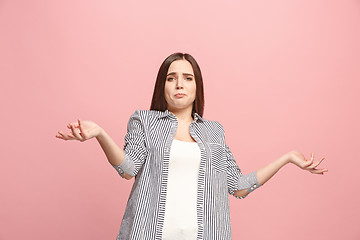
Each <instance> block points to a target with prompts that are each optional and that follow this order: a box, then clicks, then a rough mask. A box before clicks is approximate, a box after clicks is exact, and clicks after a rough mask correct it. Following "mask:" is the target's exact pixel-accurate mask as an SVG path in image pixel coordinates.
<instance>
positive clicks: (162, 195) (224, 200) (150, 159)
mask: <svg viewBox="0 0 360 240" xmlns="http://www.w3.org/2000/svg"><path fill="white" fill-rule="evenodd" d="M177 125H178V121H177V118H176V116H175V115H174V114H172V113H171V112H170V111H169V110H168V109H166V110H165V111H163V112H162V111H156V110H136V111H135V112H134V113H133V114H132V115H131V117H130V119H129V122H128V125H127V134H126V135H125V143H124V153H125V155H124V161H123V162H122V163H121V164H120V165H118V166H114V165H112V166H113V167H114V168H115V169H116V170H117V171H118V173H119V174H120V176H121V177H123V176H122V174H123V173H124V172H126V173H128V174H130V175H132V176H134V177H135V181H134V184H133V186H132V189H131V192H130V196H129V199H128V202H127V205H126V209H125V213H124V216H123V219H122V222H121V226H120V231H119V233H118V235H117V240H153V239H154V240H155V239H156V240H161V238H162V230H163V225H164V215H165V202H166V191H167V181H168V169H169V159H170V147H171V145H172V141H173V139H174V136H175V133H176V130H177ZM190 134H191V136H192V137H193V138H194V139H195V141H196V142H197V144H198V146H199V148H200V151H201V160H200V168H199V175H198V182H197V199H196V202H197V203H196V209H197V224H198V233H197V240H200V239H204V240H215V239H216V240H229V239H231V226H230V209H229V198H228V196H229V194H231V195H233V196H234V197H236V198H238V199H243V198H245V197H246V196H248V194H247V195H245V196H243V197H237V196H235V195H234V192H235V191H236V190H241V189H248V191H249V193H250V192H252V191H254V190H255V189H257V188H258V187H260V186H261V185H260V184H259V183H258V179H257V176H256V171H254V172H252V173H249V174H246V175H243V174H242V173H241V170H240V168H239V167H238V165H237V164H236V162H235V159H234V156H233V154H232V153H231V151H230V149H229V147H228V145H227V144H226V143H225V134H224V129H223V126H222V125H221V124H220V123H219V122H217V121H210V120H206V119H204V118H202V117H201V116H200V115H199V114H197V113H195V114H194V121H193V122H192V123H191V124H190Z"/></svg>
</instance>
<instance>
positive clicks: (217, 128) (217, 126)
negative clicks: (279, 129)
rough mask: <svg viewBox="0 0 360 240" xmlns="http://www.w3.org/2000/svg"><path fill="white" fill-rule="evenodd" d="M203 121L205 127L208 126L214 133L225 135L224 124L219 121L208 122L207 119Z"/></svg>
mask: <svg viewBox="0 0 360 240" xmlns="http://www.w3.org/2000/svg"><path fill="white" fill-rule="evenodd" d="M202 120H203V121H202V122H201V123H202V124H203V125H204V126H206V128H207V129H208V130H209V131H211V132H214V133H217V134H218V133H221V134H223V133H224V127H223V126H222V124H221V123H220V122H218V121H215V120H206V119H204V118H203V119H202Z"/></svg>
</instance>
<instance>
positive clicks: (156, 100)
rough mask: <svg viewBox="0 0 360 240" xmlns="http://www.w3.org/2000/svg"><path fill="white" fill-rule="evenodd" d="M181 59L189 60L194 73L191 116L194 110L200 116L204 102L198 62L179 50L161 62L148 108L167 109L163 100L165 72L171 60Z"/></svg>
mask: <svg viewBox="0 0 360 240" xmlns="http://www.w3.org/2000/svg"><path fill="white" fill-rule="evenodd" d="M182 59H184V60H187V61H188V62H190V64H191V66H192V68H193V71H194V75H195V83H196V96H195V101H194V103H193V109H192V113H191V115H192V117H194V113H195V112H196V113H197V114H199V115H200V116H201V117H202V116H203V113H204V104H205V101H204V85H203V80H202V76H201V71H200V67H199V65H198V63H197V62H196V61H195V59H194V58H193V57H192V56H191V55H190V54H188V53H180V52H177V53H173V54H171V55H170V56H168V57H167V58H166V59H165V60H164V62H163V63H162V64H161V66H160V68H159V72H158V75H157V77H156V83H155V87H154V93H153V97H152V101H151V107H150V110H158V111H165V110H166V109H167V103H166V100H165V81H166V74H167V72H168V70H169V67H170V64H171V63H172V62H173V61H175V60H182Z"/></svg>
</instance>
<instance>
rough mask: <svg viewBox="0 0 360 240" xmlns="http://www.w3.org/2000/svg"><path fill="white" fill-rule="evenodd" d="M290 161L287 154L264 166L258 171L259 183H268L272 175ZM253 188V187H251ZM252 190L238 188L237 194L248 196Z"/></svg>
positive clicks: (238, 195)
mask: <svg viewBox="0 0 360 240" xmlns="http://www.w3.org/2000/svg"><path fill="white" fill-rule="evenodd" d="M288 162H289V157H288V155H287V154H285V155H283V156H281V157H280V158H278V159H276V160H275V161H273V162H272V163H270V164H268V165H266V166H265V167H263V168H260V169H258V170H257V171H256V177H257V179H258V183H259V184H260V185H263V184H264V183H266V182H267V181H268V180H269V179H270V178H271V177H272V176H274V175H275V173H277V172H278V171H279V170H280V168H282V167H283V166H285V165H286V164H287V163H288ZM250 189H251V188H250ZM249 193H250V191H249V190H248V189H242V190H236V191H235V195H236V196H237V197H239V198H240V197H246V196H247V195H248V194H249Z"/></svg>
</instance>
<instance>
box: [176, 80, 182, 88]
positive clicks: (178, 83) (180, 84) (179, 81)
mask: <svg viewBox="0 0 360 240" xmlns="http://www.w3.org/2000/svg"><path fill="white" fill-rule="evenodd" d="M182 88H183V86H182V80H181V79H178V80H177V81H176V89H182Z"/></svg>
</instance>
